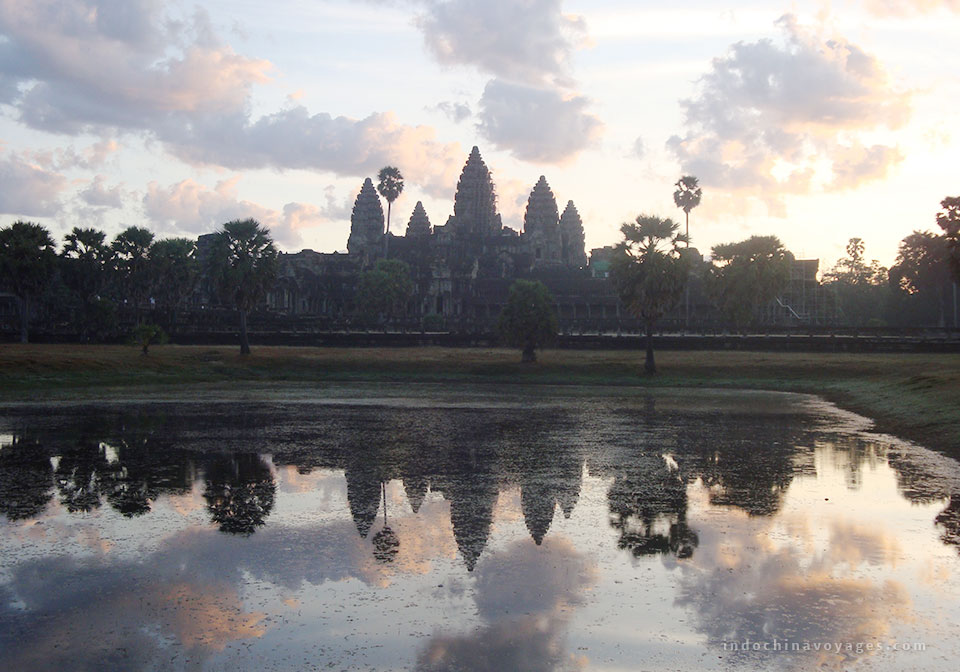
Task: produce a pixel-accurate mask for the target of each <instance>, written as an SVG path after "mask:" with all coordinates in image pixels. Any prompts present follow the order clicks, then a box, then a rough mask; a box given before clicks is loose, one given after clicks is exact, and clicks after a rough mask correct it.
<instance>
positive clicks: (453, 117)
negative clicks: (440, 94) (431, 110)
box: [436, 100, 473, 124]
mask: <svg viewBox="0 0 960 672" xmlns="http://www.w3.org/2000/svg"><path fill="white" fill-rule="evenodd" d="M436 109H438V110H440V111H441V112H443V113H444V114H445V115H447V117H448V118H449V119H450V121H452V122H454V123H455V124H459V123H460V122H461V121H464V120H466V119H469V118H470V117H471V116H472V115H473V112H472V111H471V109H470V106H469V105H467V104H466V103H454V102H451V101H449V100H444V101H442V102H440V103H437V105H436Z"/></svg>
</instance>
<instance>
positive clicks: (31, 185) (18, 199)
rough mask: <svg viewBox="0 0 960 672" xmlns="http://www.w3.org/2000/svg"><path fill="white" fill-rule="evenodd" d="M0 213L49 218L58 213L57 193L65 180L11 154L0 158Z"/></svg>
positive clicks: (63, 185) (59, 205) (23, 158)
mask: <svg viewBox="0 0 960 672" xmlns="http://www.w3.org/2000/svg"><path fill="white" fill-rule="evenodd" d="M0 184H2V185H3V188H0V213H3V214H9V215H23V216H25V217H49V216H51V215H55V214H57V212H59V211H60V208H61V203H60V201H59V196H60V192H62V191H63V190H64V188H65V187H66V186H67V179H66V178H65V177H64V176H63V175H61V174H59V173H57V172H53V171H50V170H47V169H45V168H43V167H42V166H40V165H37V164H36V163H34V162H31V161H30V160H29V157H23V156H18V155H16V154H11V155H9V156H7V157H5V158H3V157H0Z"/></svg>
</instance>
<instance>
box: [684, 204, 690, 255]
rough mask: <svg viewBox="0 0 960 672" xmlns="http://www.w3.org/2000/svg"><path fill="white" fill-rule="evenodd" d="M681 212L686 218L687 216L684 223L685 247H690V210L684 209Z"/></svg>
mask: <svg viewBox="0 0 960 672" xmlns="http://www.w3.org/2000/svg"><path fill="white" fill-rule="evenodd" d="M683 214H684V215H686V218H687V224H686V233H687V247H690V211H689V210H684V211H683Z"/></svg>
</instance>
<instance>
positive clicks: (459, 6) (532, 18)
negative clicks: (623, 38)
mask: <svg viewBox="0 0 960 672" xmlns="http://www.w3.org/2000/svg"><path fill="white" fill-rule="evenodd" d="M560 5H561V0H486V1H485V2H479V3H478V2H474V1H473V0H447V1H446V2H428V3H426V7H425V8H424V11H423V13H422V14H421V15H420V16H419V17H418V19H417V23H418V25H419V27H420V29H421V30H422V31H423V36H424V40H425V42H426V45H427V48H428V49H429V50H430V52H431V53H432V54H433V55H434V56H435V57H436V58H437V60H438V61H440V62H441V63H447V64H458V65H472V66H476V67H478V68H479V69H481V70H483V71H485V72H488V73H490V74H492V75H494V76H495V77H499V78H502V79H509V80H512V81H519V82H524V83H526V84H534V85H545V84H560V85H562V86H569V84H570V56H571V54H572V53H573V51H574V50H575V49H576V47H577V45H578V44H579V43H580V42H582V41H583V39H584V38H585V35H586V24H585V22H584V20H583V18H582V17H579V16H571V15H569V14H564V13H563V12H562V11H561V7H560Z"/></svg>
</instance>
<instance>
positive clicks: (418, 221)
mask: <svg viewBox="0 0 960 672" xmlns="http://www.w3.org/2000/svg"><path fill="white" fill-rule="evenodd" d="M430 232H431V231H430V218H429V217H427V211H426V210H424V209H423V202H422V201H417V204H416V205H415V206H413V214H412V215H410V221H409V222H408V223H407V232H406V234H405V235H406V236H407V237H409V238H417V237H420V236H429V235H430Z"/></svg>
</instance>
